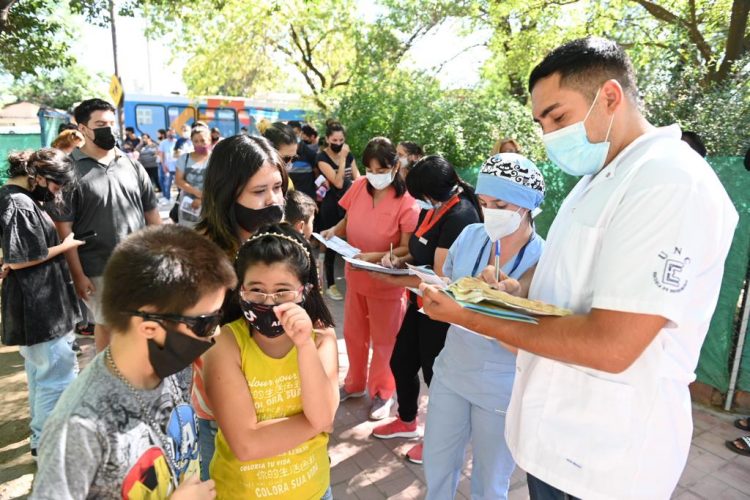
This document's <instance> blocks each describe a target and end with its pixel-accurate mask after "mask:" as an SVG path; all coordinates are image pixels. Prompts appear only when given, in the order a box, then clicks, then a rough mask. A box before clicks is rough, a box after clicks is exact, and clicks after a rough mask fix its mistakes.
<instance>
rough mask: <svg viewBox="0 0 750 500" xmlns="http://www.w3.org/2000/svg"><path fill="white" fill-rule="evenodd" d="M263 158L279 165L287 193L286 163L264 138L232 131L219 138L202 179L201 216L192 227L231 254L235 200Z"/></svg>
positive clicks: (235, 228) (234, 237) (234, 245)
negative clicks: (222, 138)
mask: <svg viewBox="0 0 750 500" xmlns="http://www.w3.org/2000/svg"><path fill="white" fill-rule="evenodd" d="M266 162H267V163H270V164H271V165H273V166H274V167H276V168H277V169H278V171H279V173H280V174H281V190H282V192H283V193H284V195H286V190H287V185H288V182H289V181H288V177H287V173H286V167H285V165H284V162H283V161H282V160H281V157H280V156H279V153H278V151H276V149H275V148H274V147H273V146H272V145H271V143H270V142H268V140H267V139H264V138H263V137H254V136H248V135H244V134H240V135H235V136H232V137H229V138H227V139H224V140H223V141H219V143H218V144H216V146H215V147H214V149H213V152H212V153H211V157H210V159H209V161H208V166H207V167H206V178H205V180H204V182H203V210H202V212H201V220H200V222H199V223H198V225H197V226H196V228H195V229H196V230H197V231H198V232H200V233H203V234H205V235H206V236H207V237H208V238H209V239H210V240H211V241H213V242H214V243H216V244H217V245H219V247H220V248H221V249H222V250H224V251H225V252H226V253H227V254H228V255H230V256H234V254H235V253H236V252H237V248H238V247H239V241H238V239H237V231H238V228H239V225H238V224H237V219H236V217H235V215H234V209H233V206H234V203H235V201H236V200H237V197H238V196H239V195H240V193H241V192H242V189H243V188H244V187H245V185H246V184H247V182H248V181H249V180H250V178H252V177H253V176H254V175H255V174H256V173H257V172H258V170H260V169H261V167H262V166H263V164H264V163H266Z"/></svg>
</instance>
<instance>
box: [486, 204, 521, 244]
mask: <svg viewBox="0 0 750 500" xmlns="http://www.w3.org/2000/svg"><path fill="white" fill-rule="evenodd" d="M520 210H521V209H520V208H519V209H518V210H516V211H513V210H506V209H504V208H484V209H483V210H482V211H483V212H484V230H485V231H486V232H487V235H488V236H489V237H490V240H492V241H497V240H499V239H500V238H504V237H506V236H508V235H509V234H513V233H515V232H516V231H517V230H518V228H519V227H520V226H521V214H520V213H518V212H519V211H520Z"/></svg>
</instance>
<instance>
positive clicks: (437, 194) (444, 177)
mask: <svg viewBox="0 0 750 500" xmlns="http://www.w3.org/2000/svg"><path fill="white" fill-rule="evenodd" d="M458 186H460V187H461V188H462V189H463V191H464V194H465V196H466V198H467V199H468V200H469V201H471V204H472V205H474V207H475V208H476V209H477V213H478V214H479V220H480V221H484V217H483V215H482V206H481V205H480V203H479V198H477V195H476V193H475V192H474V188H473V187H472V186H471V185H470V184H469V183H468V182H466V181H465V180H463V179H462V178H461V176H460V175H458V172H456V169H455V168H453V165H451V164H450V162H448V160H446V159H445V158H443V157H442V156H439V155H430V156H425V157H424V158H422V159H420V160H417V161H416V162H415V163H414V166H413V167H412V168H411V170H410V171H409V175H407V176H406V188H407V189H408V190H409V194H411V195H412V196H413V197H414V198H416V199H418V200H424V197H425V196H429V197H430V198H432V199H434V200H437V201H448V200H449V199H450V197H451V196H452V195H453V192H454V191H455V189H456V187H458Z"/></svg>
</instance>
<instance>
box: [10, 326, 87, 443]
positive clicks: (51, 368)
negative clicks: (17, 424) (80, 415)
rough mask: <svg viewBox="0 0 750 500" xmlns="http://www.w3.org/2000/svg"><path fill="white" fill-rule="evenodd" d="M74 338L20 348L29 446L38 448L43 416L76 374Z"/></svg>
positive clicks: (66, 336)
mask: <svg viewBox="0 0 750 500" xmlns="http://www.w3.org/2000/svg"><path fill="white" fill-rule="evenodd" d="M74 340H75V336H74V335H73V333H72V332H71V333H68V334H67V335H63V336H62V337H59V338H56V339H53V340H48V341H47V342H41V343H39V344H34V345H30V346H21V348H20V352H21V356H23V359H24V368H25V369H26V378H27V379H28V384H29V408H30V410H31V447H32V448H36V447H37V446H38V445H39V438H40V436H41V435H42V428H43V427H44V422H45V421H46V420H47V417H48V416H49V414H50V413H52V410H53V409H54V408H55V404H57V400H58V399H60V395H61V394H62V393H63V391H64V390H65V388H66V387H68V384H70V383H71V382H72V381H73V379H75V378H76V375H77V374H78V360H77V359H76V353H75V352H74V351H73V341H74Z"/></svg>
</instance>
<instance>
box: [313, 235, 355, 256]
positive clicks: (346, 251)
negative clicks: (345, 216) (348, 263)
mask: <svg viewBox="0 0 750 500" xmlns="http://www.w3.org/2000/svg"><path fill="white" fill-rule="evenodd" d="M312 235H313V236H314V237H315V239H316V240H318V241H319V242H321V243H322V244H324V245H325V246H326V248H330V249H331V250H333V251H334V252H336V253H338V254H340V255H342V256H344V257H354V256H355V255H359V254H360V253H362V252H361V251H360V250H359V248H354V247H353V246H351V245H350V244H349V243H347V242H346V241H344V240H342V239H341V238H339V237H338V236H334V237H333V238H331V239H330V240H327V239H325V238H323V237H322V236H321V235H320V234H319V233H313V234H312Z"/></svg>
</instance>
